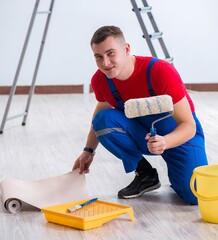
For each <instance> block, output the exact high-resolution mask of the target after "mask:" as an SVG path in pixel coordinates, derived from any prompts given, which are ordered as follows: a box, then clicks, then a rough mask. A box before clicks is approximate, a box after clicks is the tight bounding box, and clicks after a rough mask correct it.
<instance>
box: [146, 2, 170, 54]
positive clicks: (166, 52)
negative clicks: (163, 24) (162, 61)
mask: <svg viewBox="0 0 218 240" xmlns="http://www.w3.org/2000/svg"><path fill="white" fill-rule="evenodd" d="M142 2H143V5H144V6H145V7H148V6H149V5H148V3H147V1H146V0H142ZM147 14H148V17H149V19H150V21H151V24H152V27H153V29H154V31H155V32H160V31H159V28H158V26H157V24H156V21H155V20H154V17H153V14H152V13H151V12H148V13H147ZM158 41H159V43H160V45H161V47H162V50H163V52H164V55H165V57H166V58H171V57H170V55H169V52H168V50H167V48H166V45H165V43H164V40H163V38H162V37H160V38H158Z"/></svg>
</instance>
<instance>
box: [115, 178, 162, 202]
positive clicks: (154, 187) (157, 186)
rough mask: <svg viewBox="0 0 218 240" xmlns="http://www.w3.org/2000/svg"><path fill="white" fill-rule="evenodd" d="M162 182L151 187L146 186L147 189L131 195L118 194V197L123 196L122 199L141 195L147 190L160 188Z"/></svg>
mask: <svg viewBox="0 0 218 240" xmlns="http://www.w3.org/2000/svg"><path fill="white" fill-rule="evenodd" d="M160 186H161V184H160V182H159V183H158V184H156V185H154V186H151V187H149V188H146V189H145V190H143V191H141V192H140V193H138V194H135V195H130V196H122V195H118V198H121V199H130V198H137V197H141V196H142V195H143V194H144V193H146V192H151V191H153V190H156V189H158V188H160Z"/></svg>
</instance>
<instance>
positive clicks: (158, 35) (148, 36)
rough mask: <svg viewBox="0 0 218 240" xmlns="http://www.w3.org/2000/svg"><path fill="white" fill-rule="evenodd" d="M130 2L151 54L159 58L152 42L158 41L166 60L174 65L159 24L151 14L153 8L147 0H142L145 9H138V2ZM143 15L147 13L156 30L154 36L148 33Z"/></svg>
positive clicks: (134, 0)
mask: <svg viewBox="0 0 218 240" xmlns="http://www.w3.org/2000/svg"><path fill="white" fill-rule="evenodd" d="M130 1H131V3H132V7H133V9H132V10H133V11H134V12H135V14H136V17H137V19H138V21H139V24H140V26H141V29H142V32H143V37H144V38H145V39H146V41H147V44H148V47H149V50H150V52H151V55H152V56H153V57H158V56H157V52H156V50H155V49H154V44H153V42H152V41H153V40H155V39H158V41H159V44H160V47H161V49H162V51H163V54H164V56H165V60H166V61H168V62H170V63H171V64H172V63H173V58H172V57H170V55H169V52H168V50H167V48H166V45H165V43H164V40H163V37H162V35H163V32H160V31H159V29H158V27H157V24H156V22H155V20H154V17H153V14H152V12H151V10H152V7H151V6H149V5H148V3H147V1H146V0H142V4H143V7H138V5H137V2H136V0H130ZM142 13H147V15H148V19H149V20H150V23H151V26H152V28H153V30H154V33H152V34H149V33H148V30H147V27H146V26H145V23H144V19H143V17H142Z"/></svg>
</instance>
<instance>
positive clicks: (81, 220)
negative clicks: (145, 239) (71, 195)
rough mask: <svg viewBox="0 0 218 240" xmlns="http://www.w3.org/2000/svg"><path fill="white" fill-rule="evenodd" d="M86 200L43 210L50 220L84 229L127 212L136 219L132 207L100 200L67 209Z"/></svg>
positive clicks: (98, 225)
mask: <svg viewBox="0 0 218 240" xmlns="http://www.w3.org/2000/svg"><path fill="white" fill-rule="evenodd" d="M86 201H87V200H82V201H78V202H70V203H66V204H61V205H56V206H50V207H47V208H43V209H42V210H41V211H42V212H43V213H44V214H45V218H46V220H47V221H48V222H52V223H58V224H62V225H65V226H70V227H74V228H79V229H82V230H88V229H92V228H97V227H101V226H102V224H103V223H106V222H108V221H110V220H113V219H115V218H117V217H119V216H121V215H123V214H126V213H128V214H129V217H130V219H131V220H132V221H134V215H133V210H132V207H130V206H125V205H120V204H116V203H111V202H106V201H100V200H97V201H95V202H93V203H91V204H89V205H86V206H84V207H82V208H80V209H79V210H77V211H75V212H73V213H69V212H68V211H67V209H68V208H70V207H72V206H75V205H77V204H82V203H84V202H86Z"/></svg>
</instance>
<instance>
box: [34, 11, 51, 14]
mask: <svg viewBox="0 0 218 240" xmlns="http://www.w3.org/2000/svg"><path fill="white" fill-rule="evenodd" d="M37 13H38V14H51V11H38V12H37Z"/></svg>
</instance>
